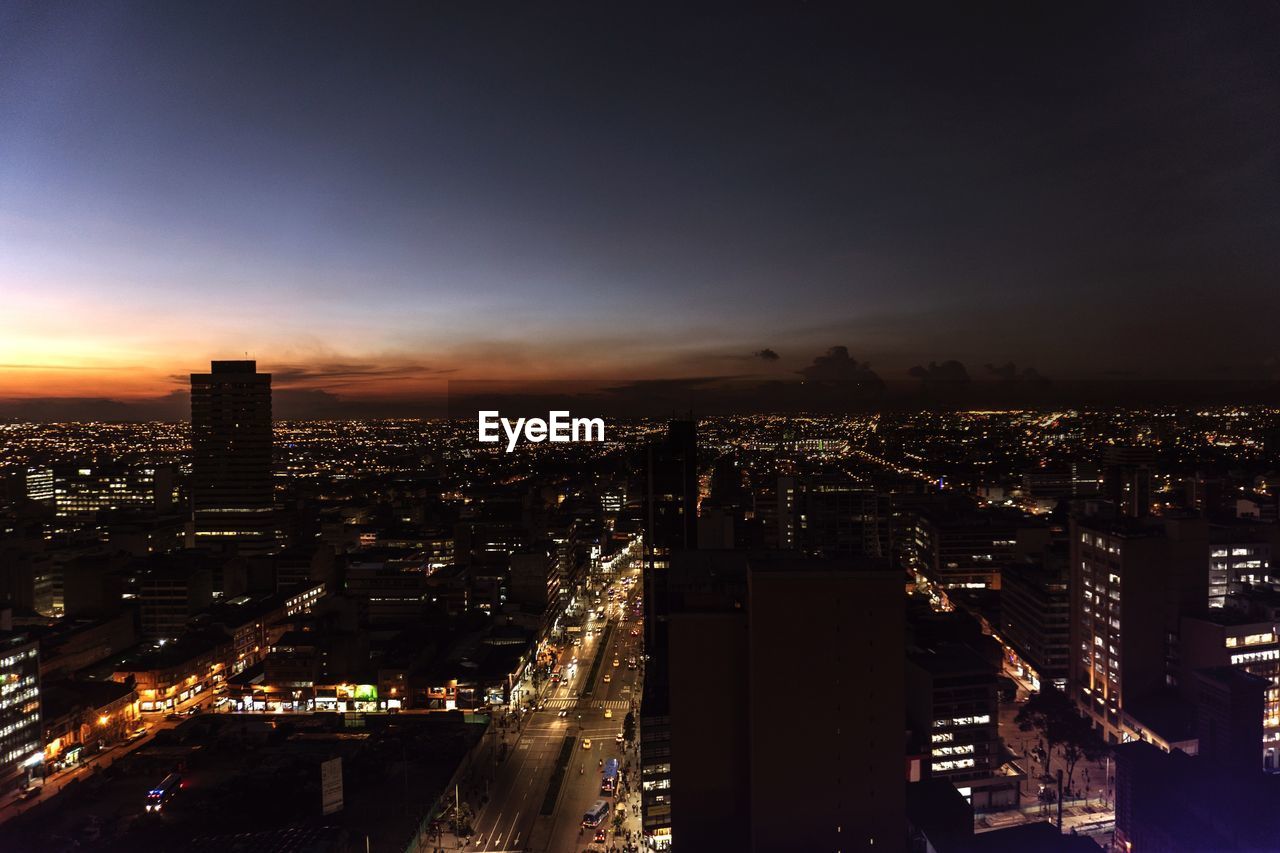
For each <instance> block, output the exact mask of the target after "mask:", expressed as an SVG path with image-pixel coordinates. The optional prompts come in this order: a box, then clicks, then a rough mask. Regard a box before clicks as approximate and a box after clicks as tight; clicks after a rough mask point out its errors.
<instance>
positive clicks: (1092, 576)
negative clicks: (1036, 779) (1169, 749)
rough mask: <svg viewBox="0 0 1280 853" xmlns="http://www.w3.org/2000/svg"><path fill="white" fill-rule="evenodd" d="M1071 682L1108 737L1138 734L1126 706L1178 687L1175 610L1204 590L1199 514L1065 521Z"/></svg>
mask: <svg viewBox="0 0 1280 853" xmlns="http://www.w3.org/2000/svg"><path fill="white" fill-rule="evenodd" d="M1070 589H1071V681H1072V684H1073V685H1074V688H1073V689H1074V691H1075V696H1076V699H1077V701H1078V702H1079V704H1080V707H1081V709H1082V710H1083V711H1084V712H1085V714H1086V715H1087V716H1088V717H1089V719H1090V720H1092V721H1093V722H1094V724H1095V725H1096V726H1098V727H1099V728H1100V729H1101V730H1102V732H1103V733H1104V734H1105V736H1106V738H1107V740H1108V741H1109V742H1111V743H1118V742H1120V741H1121V740H1124V739H1126V736H1127V737H1142V730H1141V727H1139V726H1137V725H1136V724H1135V723H1134V721H1133V720H1130V719H1129V718H1128V716H1127V714H1126V707H1125V706H1126V703H1133V702H1134V701H1136V700H1141V699H1144V698H1146V697H1148V696H1151V695H1153V694H1156V693H1158V692H1160V691H1162V690H1165V689H1167V688H1174V687H1176V686H1177V676H1178V666H1177V663H1176V659H1175V654H1176V638H1177V636H1178V630H1179V619H1180V616H1181V614H1182V613H1185V612H1195V611H1198V610H1200V609H1203V607H1204V604H1205V602H1206V600H1207V597H1208V589H1209V532H1208V525H1207V524H1206V523H1205V521H1204V520H1203V519H1198V518H1168V519H1163V520H1162V519H1157V518H1154V517H1146V518H1141V519H1137V518H1118V519H1113V520H1103V519H1083V520H1077V521H1074V522H1073V523H1072V526H1071V585H1070Z"/></svg>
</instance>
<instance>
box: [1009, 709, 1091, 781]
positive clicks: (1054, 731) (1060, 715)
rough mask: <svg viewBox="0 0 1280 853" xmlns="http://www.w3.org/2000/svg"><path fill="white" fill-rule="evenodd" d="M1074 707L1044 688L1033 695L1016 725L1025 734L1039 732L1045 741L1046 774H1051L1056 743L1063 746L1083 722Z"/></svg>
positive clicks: (1017, 717)
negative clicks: (1051, 757)
mask: <svg viewBox="0 0 1280 853" xmlns="http://www.w3.org/2000/svg"><path fill="white" fill-rule="evenodd" d="M1080 719H1081V718H1080V714H1079V712H1077V711H1076V707H1075V705H1073V704H1072V703H1071V700H1070V699H1068V698H1067V694H1065V693H1063V692H1062V691H1061V690H1054V689H1053V688H1045V689H1044V690H1041V691H1040V692H1039V693H1036V694H1033V695H1032V696H1031V698H1030V699H1028V700H1027V701H1026V704H1024V705H1023V706H1022V707H1021V708H1019V709H1018V716H1016V717H1014V722H1015V723H1017V724H1018V728H1019V729H1021V730H1022V731H1024V732H1030V731H1035V732H1039V734H1040V737H1041V738H1042V739H1043V740H1044V759H1043V763H1044V772H1045V773H1046V774H1048V772H1049V758H1050V756H1051V755H1052V754H1053V747H1054V745H1055V744H1059V743H1063V742H1064V741H1066V740H1067V739H1068V737H1069V735H1070V734H1071V732H1072V729H1073V727H1074V726H1075V725H1076V724H1077V723H1078V722H1079V721H1080Z"/></svg>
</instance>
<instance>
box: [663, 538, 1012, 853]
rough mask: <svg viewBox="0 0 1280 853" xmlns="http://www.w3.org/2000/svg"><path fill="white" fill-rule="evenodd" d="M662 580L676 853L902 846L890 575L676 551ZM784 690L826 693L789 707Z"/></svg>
mask: <svg viewBox="0 0 1280 853" xmlns="http://www.w3.org/2000/svg"><path fill="white" fill-rule="evenodd" d="M668 572H669V575H668V577H669V585H668V589H669V593H670V601H669V605H670V609H669V613H668V630H669V639H670V650H671V659H670V662H669V673H668V697H669V702H668V707H669V711H668V717H669V723H668V726H667V730H668V733H669V744H670V774H671V781H670V790H671V791H672V792H674V796H675V800H674V802H673V811H672V813H671V814H672V818H673V829H672V833H671V837H672V839H673V841H674V840H675V839H679V840H678V841H675V845H674V846H675V849H679V850H685V849H689V850H751V851H773V850H889V851H891V850H902V849H903V846H904V841H903V838H904V832H903V827H904V826H905V823H906V816H905V804H904V803H905V782H904V775H905V773H904V734H903V733H904V729H905V722H904V720H905V715H906V708H905V701H904V691H905V686H904V677H905V673H904V668H903V659H902V650H901V646H900V643H901V640H900V638H901V637H902V636H903V633H904V631H905V626H904V623H903V619H904V612H903V607H902V578H901V576H900V574H899V573H898V572H895V571H893V570H892V569H891V568H890V567H889V562H888V561H887V560H882V559H876V558H866V557H860V558H853V559H845V560H817V559H811V558H806V557H803V556H800V555H797V554H794V553H786V552H769V553H765V552H756V553H747V552H742V551H697V552H689V551H686V552H681V553H678V554H676V555H675V556H674V557H673V561H672V566H671V568H670V569H669V570H668ZM797 649H800V650H804V651H802V652H800V653H797V651H796V650H797ZM990 682H991V688H992V690H991V693H992V700H993V702H994V673H992V674H991V675H990ZM787 685H810V686H813V687H815V688H820V689H818V693H819V694H820V697H821V698H820V699H819V700H818V701H815V702H810V703H806V704H805V707H804V708H803V710H802V711H797V710H796V709H794V708H789V707H787V706H786V703H785V702H783V701H780V697H781V696H782V695H783V694H784V693H785V692H786V691H787V690H788V689H789V687H788V686H787ZM797 713H799V714H801V715H802V717H803V722H802V723H801V724H799V725H796V723H795V720H796V714H797ZM791 726H795V728H794V729H790V730H788V729H789V727H791ZM991 728H992V730H994V725H993V726H992V727H991ZM784 731H785V732H786V733H785V734H784ZM645 769H646V770H647V769H648V768H647V767H646V768H645ZM812 780H820V784H811V782H812ZM653 781H655V779H654V777H652V776H645V777H644V784H645V786H646V790H645V796H646V797H648V796H649V793H650V791H649V789H648V786H649V784H650V782H653Z"/></svg>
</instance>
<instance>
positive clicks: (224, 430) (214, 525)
mask: <svg viewBox="0 0 1280 853" xmlns="http://www.w3.org/2000/svg"><path fill="white" fill-rule="evenodd" d="M271 429H272V427H271V374H269V373H258V372H257V363H256V362H253V361H215V362H213V364H212V367H211V369H210V372H209V373H193V374H191V508H192V523H193V527H192V534H193V538H192V543H191V544H193V546H194V547H201V548H213V547H224V548H230V549H234V550H235V551H236V552H237V553H239V554H242V555H252V554H262V553H268V552H270V551H272V550H275V549H276V548H277V546H278V544H279V543H280V539H281V538H282V537H281V535H280V532H279V531H278V530H277V529H276V519H275V512H274V510H275V502H274V497H273V491H272V488H273V487H272V481H271V448H272V441H271Z"/></svg>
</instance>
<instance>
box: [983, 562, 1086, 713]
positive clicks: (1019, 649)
mask: <svg viewBox="0 0 1280 853" xmlns="http://www.w3.org/2000/svg"><path fill="white" fill-rule="evenodd" d="M1069 559H1070V554H1069V552H1068V549H1067V548H1066V547H1062V548H1047V549H1045V550H1044V551H1043V552H1041V553H1040V554H1038V555H1035V556H1029V557H1024V558H1023V560H1022V561H1021V562H1017V563H1013V564H1011V565H1008V566H1005V567H1004V569H1003V570H1002V572H1001V580H1000V587H1001V591H1000V620H1001V629H1000V635H1001V637H1003V638H1004V641H1005V642H1006V643H1007V644H1008V645H1009V646H1010V648H1012V649H1013V650H1014V651H1015V652H1016V653H1017V661H1016V663H1015V665H1016V666H1018V667H1019V668H1020V670H1021V671H1020V673H1019V674H1020V675H1021V676H1022V677H1023V678H1025V679H1026V680H1027V682H1028V683H1029V684H1030V685H1031V686H1032V687H1033V688H1034V689H1036V690H1039V689H1041V687H1042V686H1044V685H1048V686H1051V687H1054V688H1056V689H1058V690H1062V691H1064V692H1065V691H1066V689H1067V679H1068V677H1069V676H1070V674H1071V660H1070V656H1071V597H1070V596H1069V595H1068V594H1067V584H1068V581H1069V579H1070V571H1069V567H1068V561H1069Z"/></svg>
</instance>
